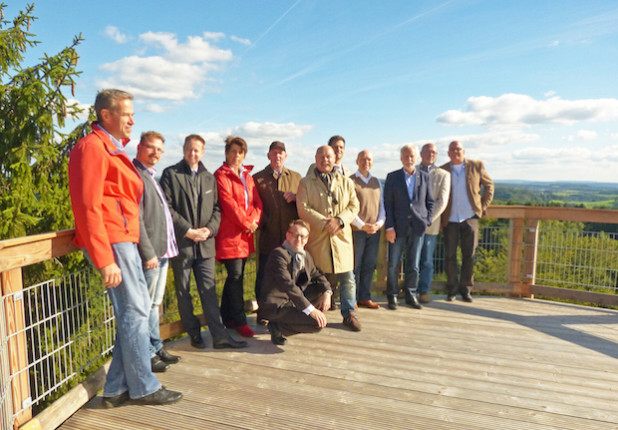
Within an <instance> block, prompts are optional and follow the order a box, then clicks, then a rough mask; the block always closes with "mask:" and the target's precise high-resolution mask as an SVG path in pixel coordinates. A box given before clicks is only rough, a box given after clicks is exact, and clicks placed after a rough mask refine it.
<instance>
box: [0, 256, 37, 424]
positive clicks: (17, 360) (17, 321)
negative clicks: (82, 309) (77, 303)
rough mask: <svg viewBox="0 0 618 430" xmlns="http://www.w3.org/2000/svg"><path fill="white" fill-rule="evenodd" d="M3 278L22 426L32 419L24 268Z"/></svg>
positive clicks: (15, 397)
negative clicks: (23, 280) (23, 281)
mask: <svg viewBox="0 0 618 430" xmlns="http://www.w3.org/2000/svg"><path fill="white" fill-rule="evenodd" d="M0 280H1V286H2V296H3V297H4V309H5V312H6V330H7V333H6V335H7V337H8V350H9V368H10V373H11V375H12V376H13V377H12V380H11V392H12V398H13V415H15V414H17V413H18V412H19V411H21V410H22V409H23V411H22V412H21V413H19V414H18V415H17V416H16V417H15V426H16V427H18V426H19V425H20V424H23V423H25V422H27V421H29V420H30V419H31V418H32V409H31V407H30V404H31V397H30V381H29V375H28V352H27V347H26V333H25V331H24V327H25V314H24V299H23V283H22V274H21V268H19V269H12V270H8V271H6V272H2V276H1V278H0Z"/></svg>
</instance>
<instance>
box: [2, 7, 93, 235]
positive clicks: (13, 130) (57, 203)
mask: <svg viewBox="0 0 618 430" xmlns="http://www.w3.org/2000/svg"><path fill="white" fill-rule="evenodd" d="M5 8H6V4H5V3H0V13H1V18H0V239H6V238H11V237H19V236H25V235H28V234H34V233H41V232H46V231H54V230H61V229H66V228H70V227H72V225H73V218H72V215H71V209H70V199H69V191H68V179H67V162H68V152H69V151H70V148H71V147H72V145H73V144H74V142H75V141H76V140H77V139H79V137H81V135H83V134H84V132H86V131H87V130H86V128H87V127H86V126H84V125H81V126H79V127H78V128H77V129H76V130H75V131H74V132H72V133H70V134H69V135H66V134H64V133H63V132H62V131H61V130H62V129H63V128H64V127H65V121H66V119H67V118H76V117H77V115H78V114H79V113H80V109H79V108H78V106H77V104H76V103H73V104H69V103H68V102H67V98H66V97H65V94H64V92H65V91H71V92H72V93H73V94H74V92H75V84H76V81H75V80H76V78H77V77H78V75H79V74H80V72H78V71H77V69H76V66H77V63H78V58H79V57H78V55H77V51H76V48H77V46H78V45H79V43H80V42H81V41H82V38H81V35H79V36H76V37H75V38H74V39H73V42H72V43H71V45H69V46H67V47H66V48H64V49H63V50H62V51H60V52H59V53H57V54H55V55H53V56H49V55H47V54H44V56H43V57H42V58H40V59H39V62H38V64H34V65H31V66H26V65H24V64H23V63H24V55H25V54H26V52H27V50H28V49H30V48H33V47H35V46H37V45H38V44H39V43H40V42H38V41H37V40H35V35H34V34H33V33H30V26H31V24H32V23H33V22H34V21H35V20H36V17H35V16H34V15H33V11H34V5H32V4H30V5H28V6H27V7H26V8H25V10H24V11H20V12H19V14H18V15H17V17H15V18H14V19H13V20H12V21H9V20H5V16H4V9H5Z"/></svg>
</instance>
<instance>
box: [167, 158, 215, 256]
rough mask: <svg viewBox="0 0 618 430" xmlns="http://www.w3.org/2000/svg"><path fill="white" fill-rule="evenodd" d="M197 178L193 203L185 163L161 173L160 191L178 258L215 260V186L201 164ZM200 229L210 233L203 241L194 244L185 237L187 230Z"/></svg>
mask: <svg viewBox="0 0 618 430" xmlns="http://www.w3.org/2000/svg"><path fill="white" fill-rule="evenodd" d="M197 176H198V180H197V182H198V183H199V187H200V189H199V195H198V196H197V200H196V199H195V196H194V193H193V185H192V183H193V171H192V170H191V168H190V167H189V165H188V164H187V162H186V161H185V160H181V161H180V162H179V163H177V164H175V165H173V166H170V167H168V168H167V169H165V170H164V171H163V175H161V188H162V189H163V193H164V194H165V198H166V199H167V203H168V206H169V208H170V212H171V214H172V220H173V221H174V231H175V233H176V242H178V252H179V257H187V258H197V257H198V256H199V257H202V258H211V257H214V256H215V236H216V235H217V232H218V231H219V224H220V223H221V210H220V209H219V198H218V196H217V182H216V181H215V177H214V176H213V175H212V173H210V172H209V171H208V170H206V168H205V167H204V165H203V164H202V162H200V163H199V164H198V168H197ZM201 227H208V228H209V229H210V231H211V232H212V234H211V235H210V236H209V237H208V239H207V240H205V241H203V242H199V243H195V242H193V241H192V240H191V239H188V238H187V237H185V235H186V234H187V231H189V229H190V228H201ZM198 249H199V251H200V253H199V255H198V253H197V250H198Z"/></svg>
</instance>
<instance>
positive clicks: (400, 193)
mask: <svg viewBox="0 0 618 430" xmlns="http://www.w3.org/2000/svg"><path fill="white" fill-rule="evenodd" d="M414 175H415V179H416V183H415V186H414V196H413V199H412V201H410V197H409V196H408V186H407V185H406V177H405V172H404V170H403V168H401V169H399V170H395V171H394V172H391V173H389V174H388V176H387V177H386V183H385V184H384V209H385V210H386V222H385V223H384V227H385V228H386V229H390V228H394V229H395V234H396V235H397V237H405V236H406V235H407V232H408V226H409V225H411V226H412V230H413V231H414V233H415V234H418V235H419V236H420V235H422V234H423V233H424V232H425V229H426V228H427V227H428V226H429V225H431V219H432V217H433V205H434V200H433V195H432V191H431V184H430V181H429V174H428V173H427V172H424V171H422V170H421V169H419V168H418V167H417V168H416V169H415V171H414Z"/></svg>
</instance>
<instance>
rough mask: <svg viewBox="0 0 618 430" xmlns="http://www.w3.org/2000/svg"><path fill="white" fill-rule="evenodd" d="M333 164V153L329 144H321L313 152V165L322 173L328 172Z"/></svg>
mask: <svg viewBox="0 0 618 430" xmlns="http://www.w3.org/2000/svg"><path fill="white" fill-rule="evenodd" d="M334 165H335V153H334V152H333V148H331V147H330V146H322V147H320V149H318V152H317V153H316V154H315V167H317V168H318V170H319V171H320V172H322V173H329V172H330V171H331V170H333V166H334Z"/></svg>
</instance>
